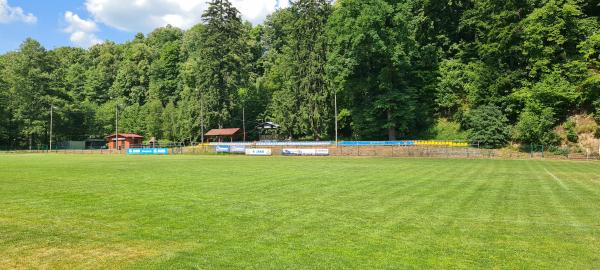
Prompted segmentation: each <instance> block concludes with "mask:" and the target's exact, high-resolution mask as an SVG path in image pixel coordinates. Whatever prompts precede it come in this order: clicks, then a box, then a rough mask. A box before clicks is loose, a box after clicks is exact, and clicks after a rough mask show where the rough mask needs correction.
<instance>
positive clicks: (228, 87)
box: [190, 0, 250, 127]
mask: <svg viewBox="0 0 600 270" xmlns="http://www.w3.org/2000/svg"><path fill="white" fill-rule="evenodd" d="M202 20H203V22H204V23H205V27H203V28H202V31H201V33H200V38H201V40H202V41H203V42H202V43H201V44H200V46H199V47H198V55H197V59H196V64H197V66H196V67H197V73H196V79H195V81H194V85H191V86H190V87H191V88H192V90H194V91H195V90H196V88H197V89H198V90H199V91H200V92H201V93H202V95H199V94H196V95H195V96H196V97H198V96H201V98H203V99H205V102H204V104H205V108H206V120H207V121H206V122H207V125H208V126H216V127H224V126H226V125H229V124H231V123H232V119H233V115H234V114H235V113H236V111H235V108H236V102H237V93H238V89H239V88H242V87H245V86H247V85H248V64H249V63H248V60H249V57H250V53H249V48H248V42H247V39H248V33H247V31H246V30H247V28H246V27H244V24H243V22H242V18H241V16H240V13H239V11H238V10H237V9H236V8H235V7H233V5H232V4H231V2H229V1H228V0H212V1H210V2H209V5H208V8H207V10H206V11H205V12H204V14H203V15H202Z"/></svg>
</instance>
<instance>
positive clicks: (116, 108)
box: [115, 102, 120, 151]
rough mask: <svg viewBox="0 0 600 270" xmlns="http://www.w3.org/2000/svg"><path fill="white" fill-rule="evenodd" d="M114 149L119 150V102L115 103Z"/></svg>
mask: <svg viewBox="0 0 600 270" xmlns="http://www.w3.org/2000/svg"><path fill="white" fill-rule="evenodd" d="M115 149H117V150H119V151H120V149H119V103H118V102H117V103H116V104H115Z"/></svg>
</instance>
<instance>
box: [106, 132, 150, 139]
mask: <svg viewBox="0 0 600 270" xmlns="http://www.w3.org/2000/svg"><path fill="white" fill-rule="evenodd" d="M114 136H115V134H111V135H108V136H106V138H110V137H114ZM119 137H122V138H133V139H141V138H144V136H141V135H137V134H131V133H119Z"/></svg>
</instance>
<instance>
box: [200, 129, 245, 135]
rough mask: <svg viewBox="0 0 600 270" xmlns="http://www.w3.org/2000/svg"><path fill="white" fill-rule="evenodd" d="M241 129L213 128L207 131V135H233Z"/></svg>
mask: <svg viewBox="0 0 600 270" xmlns="http://www.w3.org/2000/svg"><path fill="white" fill-rule="evenodd" d="M239 131H240V129H239V128H221V129H211V130H210V131H209V132H207V133H206V134H204V135H206V136H233V135H235V134H237V133H238V132H239Z"/></svg>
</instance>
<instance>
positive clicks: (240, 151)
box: [229, 145, 246, 154]
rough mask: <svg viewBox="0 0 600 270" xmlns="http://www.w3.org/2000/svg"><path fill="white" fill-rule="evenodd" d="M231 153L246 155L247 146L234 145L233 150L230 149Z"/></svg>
mask: <svg viewBox="0 0 600 270" xmlns="http://www.w3.org/2000/svg"><path fill="white" fill-rule="evenodd" d="M229 150H230V152H231V153H235V154H244V153H246V146H245V145H232V146H231V148H229Z"/></svg>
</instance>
